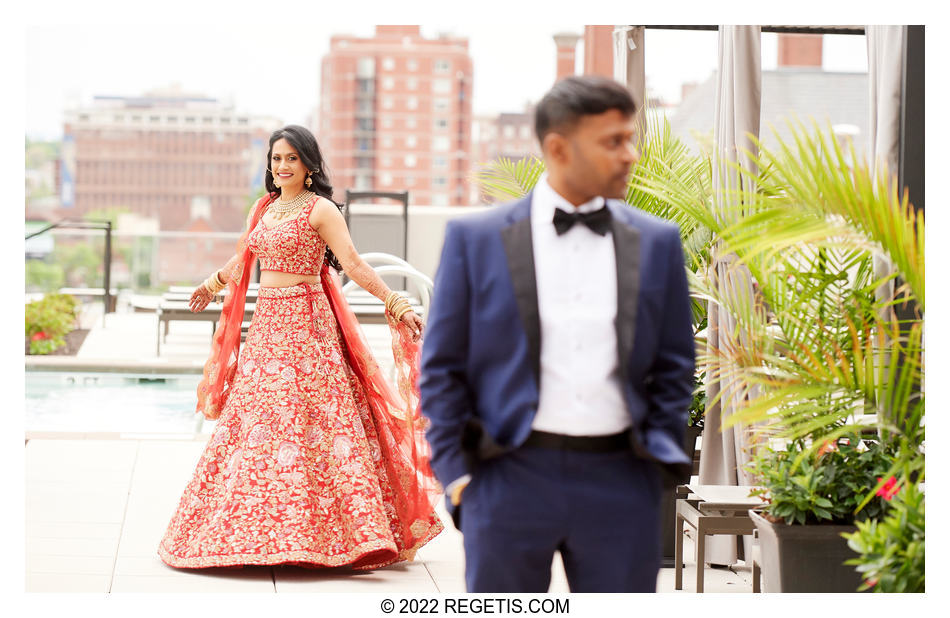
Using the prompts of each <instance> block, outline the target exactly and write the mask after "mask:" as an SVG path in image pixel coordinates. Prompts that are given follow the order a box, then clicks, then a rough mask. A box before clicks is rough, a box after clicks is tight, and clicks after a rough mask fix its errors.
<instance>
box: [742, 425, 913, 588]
mask: <svg viewBox="0 0 950 618" xmlns="http://www.w3.org/2000/svg"><path fill="white" fill-rule="evenodd" d="M893 459H894V458H893V457H892V456H891V455H889V454H888V453H887V449H886V447H885V446H884V445H882V444H881V443H880V442H879V441H876V440H861V439H859V438H858V437H857V436H853V435H852V436H846V437H841V438H838V439H837V440H833V441H832V440H829V441H827V442H825V443H824V444H823V446H822V448H820V449H819V450H817V451H816V450H814V449H809V448H807V446H806V445H805V441H804V440H802V439H797V440H793V441H792V442H790V443H789V444H788V445H787V446H786V448H785V449H780V450H773V449H772V448H765V449H763V450H762V451H761V452H760V453H759V455H758V456H757V457H756V458H755V459H754V460H753V462H752V464H750V465H749V466H748V468H749V469H750V471H751V472H752V473H753V474H755V475H756V476H757V477H758V479H759V481H758V482H759V483H760V484H761V486H762V488H761V489H758V490H756V491H755V492H753V493H754V494H757V495H760V496H761V497H762V498H763V500H764V501H765V503H766V506H765V507H764V508H763V509H762V510H761V513H756V512H755V511H753V512H752V513H751V517H752V519H753V521H755V524H756V528H758V530H759V543H760V546H761V555H762V564H761V567H762V577H763V580H764V581H763V585H762V589H763V590H764V591H765V592H841V591H854V590H856V589H857V588H858V587H859V585H860V584H861V575H860V573H858V572H857V571H855V570H854V568H853V567H851V566H849V565H847V564H845V561H846V560H848V559H850V558H853V556H854V555H853V552H852V551H851V549H849V547H848V541H847V539H846V538H844V537H843V536H842V535H843V534H847V533H853V532H855V531H856V530H857V528H856V527H855V521H864V520H868V519H872V520H873V519H875V518H878V517H880V516H881V514H882V513H883V512H884V510H885V506H886V502H885V498H887V499H889V497H887V495H886V494H885V493H883V492H878V495H877V496H875V497H874V498H872V499H871V501H870V502H868V503H867V504H866V505H865V506H864V508H862V509H861V510H860V511H858V512H857V515H855V511H857V509H858V507H859V506H860V505H861V503H862V501H863V498H864V496H865V494H866V492H867V491H868V489H869V488H871V487H874V486H876V484H877V483H878V481H879V480H880V479H882V478H883V475H885V474H887V472H888V470H889V469H890V467H891V465H892V463H893Z"/></svg>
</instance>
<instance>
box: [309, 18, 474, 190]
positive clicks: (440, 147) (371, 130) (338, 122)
mask: <svg viewBox="0 0 950 618" xmlns="http://www.w3.org/2000/svg"><path fill="white" fill-rule="evenodd" d="M321 81H322V84H321V90H320V92H321V94H320V106H319V107H320V114H319V115H320V123H319V126H318V127H317V129H316V134H317V139H318V140H319V142H320V146H321V149H322V150H323V155H324V157H326V158H327V161H328V163H329V168H330V174H331V181H332V183H333V187H334V190H335V192H336V195H335V196H334V197H335V198H336V199H337V200H342V199H343V194H344V192H345V190H346V189H354V190H364V191H365V190H378V191H402V190H408V191H409V197H410V201H411V203H413V204H420V205H435V206H463V205H467V204H468V203H469V193H468V188H467V187H468V174H469V170H470V156H471V153H470V151H471V125H472V59H471V57H470V56H469V53H468V40H467V39H465V38H456V37H450V36H439V37H437V38H434V39H426V38H423V37H422V35H421V34H420V30H419V26H377V27H376V31H375V35H374V36H373V37H372V38H357V37H352V36H334V37H332V38H331V40H330V52H329V53H328V54H327V55H326V56H325V57H324V58H323V64H322V71H321Z"/></svg>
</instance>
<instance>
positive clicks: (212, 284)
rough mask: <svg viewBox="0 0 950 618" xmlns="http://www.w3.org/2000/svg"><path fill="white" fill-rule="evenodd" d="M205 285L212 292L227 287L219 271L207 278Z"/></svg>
mask: <svg viewBox="0 0 950 618" xmlns="http://www.w3.org/2000/svg"><path fill="white" fill-rule="evenodd" d="M203 285H204V286H205V288H206V289H207V290H208V291H209V292H211V293H212V294H217V293H218V292H220V291H221V290H222V289H224V287H225V285H224V283H223V282H222V281H221V278H220V277H219V276H218V271H214V274H213V275H211V276H210V277H208V278H207V279H205V282H204V284H203Z"/></svg>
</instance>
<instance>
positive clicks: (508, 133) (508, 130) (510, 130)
mask: <svg viewBox="0 0 950 618" xmlns="http://www.w3.org/2000/svg"><path fill="white" fill-rule="evenodd" d="M504 135H505V137H507V138H509V139H510V138H512V137H514V136H515V128H514V127H513V126H511V125H510V124H509V125H506V126H505V129H504Z"/></svg>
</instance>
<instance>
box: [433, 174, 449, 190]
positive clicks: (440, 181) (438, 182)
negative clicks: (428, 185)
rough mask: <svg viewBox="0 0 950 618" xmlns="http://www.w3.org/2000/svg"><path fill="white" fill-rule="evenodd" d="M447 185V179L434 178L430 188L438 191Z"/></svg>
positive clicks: (443, 177) (441, 177) (442, 177)
mask: <svg viewBox="0 0 950 618" xmlns="http://www.w3.org/2000/svg"><path fill="white" fill-rule="evenodd" d="M448 184H449V179H448V178H446V177H445V176H436V177H434V178H433V179H432V186H433V187H436V188H438V189H444V188H445V187H446V186H447V185H448Z"/></svg>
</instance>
